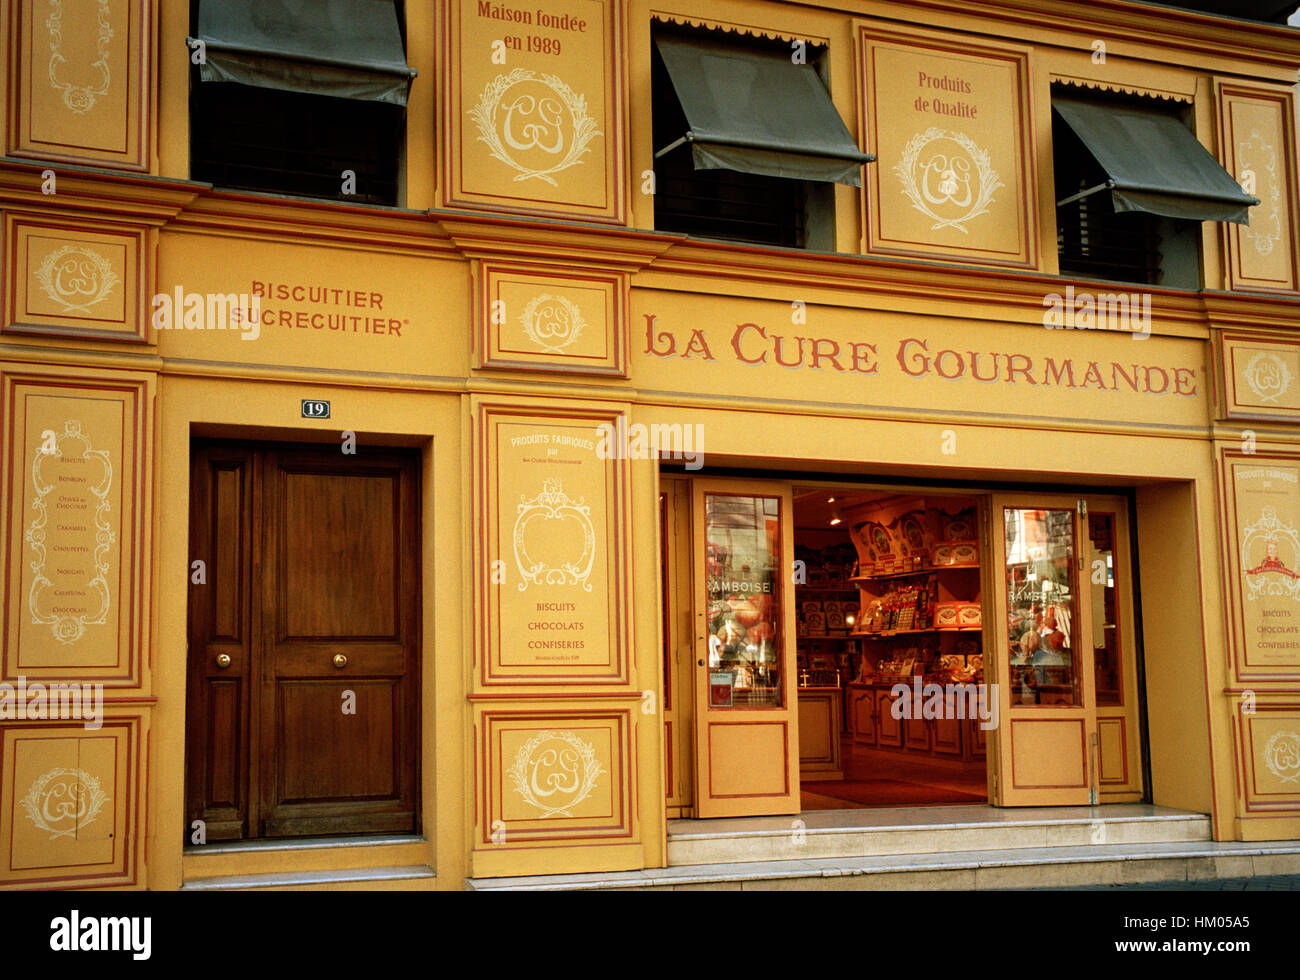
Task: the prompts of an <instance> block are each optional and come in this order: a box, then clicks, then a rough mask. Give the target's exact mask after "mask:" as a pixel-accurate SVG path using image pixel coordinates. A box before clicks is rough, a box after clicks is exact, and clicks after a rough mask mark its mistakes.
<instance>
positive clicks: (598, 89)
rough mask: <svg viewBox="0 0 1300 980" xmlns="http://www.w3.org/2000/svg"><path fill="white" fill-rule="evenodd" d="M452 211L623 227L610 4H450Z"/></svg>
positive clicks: (482, 0) (617, 65)
mask: <svg viewBox="0 0 1300 980" xmlns="http://www.w3.org/2000/svg"><path fill="white" fill-rule="evenodd" d="M448 8H449V11H450V14H451V23H450V28H449V30H448V31H447V40H448V45H447V46H448V48H449V57H448V61H447V65H448V67H449V69H450V70H449V72H448V73H447V74H446V75H444V76H443V77H444V79H445V85H446V92H447V96H446V102H445V105H446V109H445V111H446V114H447V120H446V126H447V130H448V132H449V134H450V139H448V140H447V141H446V143H447V158H446V162H445V166H446V168H447V176H448V183H449V191H448V195H449V198H450V201H449V203H452V204H467V205H473V206H475V207H479V208H482V207H488V208H500V209H508V210H511V211H515V212H525V213H528V212H532V213H565V214H577V215H583V216H584V217H586V218H588V219H592V220H608V221H618V222H621V221H622V214H623V191H622V180H623V177H622V173H621V168H622V166H623V153H622V150H621V146H622V125H623V124H622V109H621V104H620V100H621V92H622V83H621V81H620V73H621V72H622V71H623V59H622V58H620V57H617V56H616V52H618V51H619V50H620V48H621V44H622V40H621V38H622V33H621V27H620V25H619V24H618V23H617V21H618V10H619V5H618V4H616V3H613V2H611V0H549V2H548V3H546V4H545V6H539V5H537V4H525V3H512V2H510V0H449V4H448Z"/></svg>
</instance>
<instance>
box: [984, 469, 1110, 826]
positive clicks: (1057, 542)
mask: <svg viewBox="0 0 1300 980" xmlns="http://www.w3.org/2000/svg"><path fill="white" fill-rule="evenodd" d="M1085 513H1086V501H1081V500H1079V499H1077V498H1073V497H1070V498H1063V497H1051V496H1042V495H1035V496H1032V497H1026V496H1011V495H994V497H993V499H992V514H991V517H992V538H993V556H992V557H993V562H992V563H991V565H992V568H993V571H992V574H993V576H994V577H995V579H996V581H995V582H994V583H993V589H992V592H993V595H994V596H995V602H996V609H995V614H994V618H993V622H992V623H991V624H990V626H989V627H988V629H986V640H991V642H989V643H988V645H987V646H986V647H985V649H986V650H987V651H989V653H990V656H989V657H988V658H987V660H986V663H985V667H986V671H987V673H988V675H989V677H990V680H991V682H992V683H995V684H996V685H997V692H996V693H997V697H998V705H999V712H998V715H999V723H998V731H997V738H996V740H995V749H996V751H995V755H996V758H997V776H996V779H995V781H994V793H993V802H994V803H995V804H996V805H998V806H1045V805H1056V806H1069V805H1077V804H1082V805H1087V804H1091V803H1096V802H1097V801H1098V787H1097V766H1096V761H1095V752H1096V744H1097V701H1096V683H1095V674H1094V668H1093V643H1092V642H1091V640H1092V637H1093V635H1094V631H1093V624H1092V616H1093V603H1092V602H1091V601H1090V596H1089V595H1088V594H1086V593H1085V592H1084V590H1085V588H1086V586H1087V583H1088V582H1089V570H1088V569H1086V568H1085V567H1084V548H1083V546H1082V542H1083V541H1085V540H1086V537H1085V531H1086V524H1083V523H1081V522H1083V521H1086V517H1085V516H1084V514H1085ZM989 632H992V633H993V634H994V635H993V636H992V637H988V636H987V634H988V633H989Z"/></svg>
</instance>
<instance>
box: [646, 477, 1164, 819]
mask: <svg viewBox="0 0 1300 980" xmlns="http://www.w3.org/2000/svg"><path fill="white" fill-rule="evenodd" d="M662 486H663V494H662V497H661V503H662V513H663V519H664V536H663V542H664V551H663V556H662V557H663V560H664V582H663V587H664V589H663V594H664V597H665V611H664V629H665V648H664V667H665V678H664V679H665V692H666V701H667V702H668V703H667V707H668V709H669V710H668V711H666V712H665V724H666V736H667V742H668V762H669V793H668V807H669V815H670V816H696V817H710V816H724V815H741V814H745V815H750V814H753V815H758V814H786V813H796V812H800V811H802V810H813V809H845V808H857V807H891V806H926V805H944V804H947V805H952V804H982V803H991V804H994V805H999V806H1021V805H1074V804H1084V805H1086V804H1088V803H1090V802H1101V803H1105V802H1134V801H1139V800H1141V799H1142V798H1143V779H1142V768H1141V734H1140V723H1139V712H1138V683H1137V665H1136V658H1135V650H1136V646H1135V638H1134V634H1133V623H1134V616H1133V603H1132V595H1131V591H1130V585H1129V575H1130V567H1131V566H1130V556H1129V547H1130V546H1129V529H1128V510H1127V501H1126V500H1125V499H1124V498H1119V497H1105V496H1088V497H1084V498H1078V497H1068V498H1067V497H1060V496H1055V495H1050V494H1032V495H1016V496H1011V495H1004V494H989V493H976V492H966V493H956V492H953V491H947V490H938V489H935V490H931V489H927V488H920V489H916V488H909V489H907V490H904V491H900V490H897V489H885V488H881V489H866V488H863V487H862V486H855V487H846V486H835V485H829V484H828V485H800V484H792V483H782V482H777V481H721V480H707V481H705V480H690V479H688V478H684V477H677V476H670V475H668V474H665V475H664V478H663V484H662Z"/></svg>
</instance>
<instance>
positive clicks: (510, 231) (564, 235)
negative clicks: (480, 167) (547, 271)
mask: <svg viewBox="0 0 1300 980" xmlns="http://www.w3.org/2000/svg"><path fill="white" fill-rule="evenodd" d="M429 217H430V218H432V219H434V221H436V222H437V224H438V227H439V228H441V230H442V231H443V233H444V234H446V235H447V237H448V239H449V240H450V241H451V243H452V244H453V245H454V246H455V248H456V249H457V251H459V252H460V254H461V255H463V256H465V257H466V258H469V259H487V258H492V259H510V260H515V261H519V260H527V261H529V262H543V263H554V264H557V265H574V264H580V265H582V266H584V267H586V268H597V269H617V270H621V271H625V272H636V271H639V270H641V269H644V268H646V267H647V266H649V265H650V264H651V263H653V262H655V261H656V260H657V259H658V258H659V257H660V256H662V255H663V254H664V253H665V252H667V251H668V250H669V249H670V248H672V247H673V246H675V245H678V244H680V243H681V242H684V241H685V240H686V236H684V235H679V234H671V233H667V232H662V231H660V232H655V231H639V230H636V229H626V228H608V227H605V226H595V225H588V224H576V223H575V224H564V223H558V222H553V221H544V220H540V219H539V220H531V219H522V218H514V219H511V218H503V217H498V216H495V215H487V214H474V213H466V212H459V211H456V212H453V211H430V212H429Z"/></svg>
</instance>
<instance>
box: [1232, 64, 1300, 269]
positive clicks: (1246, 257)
mask: <svg viewBox="0 0 1300 980" xmlns="http://www.w3.org/2000/svg"><path fill="white" fill-rule="evenodd" d="M1217 88H1218V98H1219V113H1220V128H1221V132H1220V145H1221V151H1222V153H1223V160H1224V161H1225V165H1226V166H1227V168H1228V171H1229V172H1230V173H1231V174H1232V175H1233V176H1234V177H1236V178H1237V180H1238V181H1240V182H1241V183H1242V184H1243V186H1244V187H1245V189H1246V192H1247V193H1248V194H1253V195H1254V196H1255V197H1258V198H1259V199H1260V203H1259V204H1258V205H1256V206H1255V207H1253V208H1251V209H1250V224H1249V225H1237V224H1225V225H1224V226H1223V229H1224V232H1225V235H1226V240H1227V243H1228V263H1229V270H1230V273H1231V277H1232V285H1231V288H1234V289H1250V290H1260V289H1279V290H1288V291H1291V290H1294V289H1296V288H1297V274H1298V273H1297V267H1296V250H1297V244H1296V227H1295V226H1296V192H1297V189H1296V186H1295V153H1296V143H1295V114H1296V108H1295V96H1294V92H1293V91H1284V90H1277V89H1271V90H1270V89H1260V88H1251V87H1248V86H1238V85H1235V84H1233V85H1229V84H1224V83H1220V84H1219V85H1218V86H1217Z"/></svg>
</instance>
